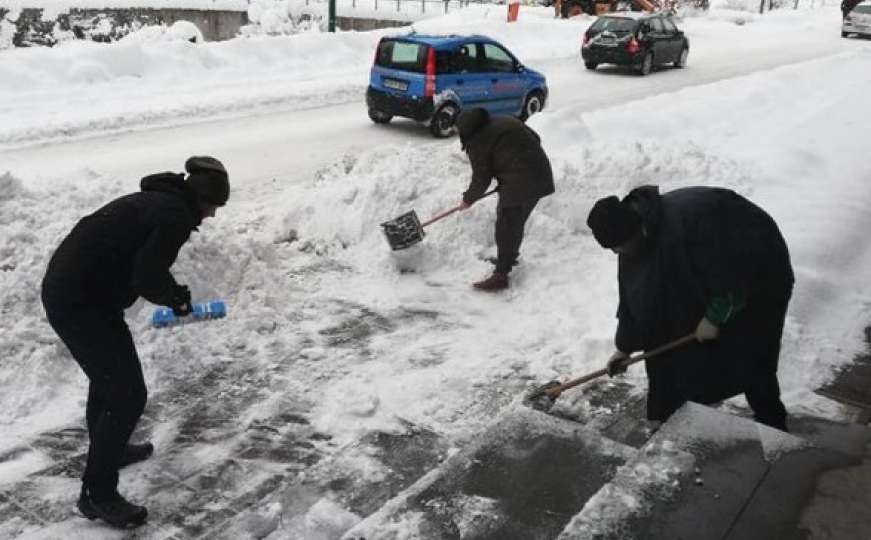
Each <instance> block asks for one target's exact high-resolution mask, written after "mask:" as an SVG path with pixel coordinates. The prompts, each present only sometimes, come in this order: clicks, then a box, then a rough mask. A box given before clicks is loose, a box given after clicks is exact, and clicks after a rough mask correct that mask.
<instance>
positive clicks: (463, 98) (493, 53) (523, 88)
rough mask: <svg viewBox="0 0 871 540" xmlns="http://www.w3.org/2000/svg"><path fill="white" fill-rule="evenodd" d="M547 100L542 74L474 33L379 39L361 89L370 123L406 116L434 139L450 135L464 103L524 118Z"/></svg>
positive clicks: (385, 121) (491, 111)
mask: <svg viewBox="0 0 871 540" xmlns="http://www.w3.org/2000/svg"><path fill="white" fill-rule="evenodd" d="M546 101H547V81H546V80H545V77H544V75H542V74H541V73H539V72H537V71H533V70H531V69H529V68H527V67H526V66H524V65H523V64H521V63H520V61H519V60H517V58H516V57H515V56H514V55H513V54H511V53H510V52H509V51H508V49H506V48H505V47H503V46H502V45H501V44H500V43H499V42H497V41H495V40H492V39H490V38H488V37H485V36H478V35H473V36H431V35H422V34H413V33H412V34H408V35H405V36H397V37H385V38H382V39H381V41H380V42H379V43H378V49H377V50H376V52H375V63H374V64H373V66H372V69H371V71H370V73H369V87H368V89H367V90H366V105H367V107H368V109H369V118H371V119H372V121H373V122H375V123H376V124H386V123H388V122H390V120H391V119H392V118H393V117H394V116H402V117H405V118H411V119H413V120H416V121H418V122H424V123H426V124H428V125H429V128H430V131H431V132H432V134H433V135H435V136H436V137H447V136H449V135H450V134H451V133H452V131H453V130H452V128H453V125H454V119H455V118H456V116H457V114H458V113H459V112H460V110H462V109H463V108H466V107H483V108H485V109H487V110H488V111H489V112H490V114H506V115H513V116H516V117H518V118H520V119H521V120H524V121H525V120H526V119H527V118H529V116H531V115H533V114H535V113H537V112H538V111H540V110H542V109H543V108H544V105H545V102H546Z"/></svg>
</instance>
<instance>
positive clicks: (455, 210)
mask: <svg viewBox="0 0 871 540" xmlns="http://www.w3.org/2000/svg"><path fill="white" fill-rule="evenodd" d="M496 191H497V189H496V188H493V189H491V190H490V191H488V192H487V193H485V194H483V195H481V199H483V198H484V197H488V196H490V195H492V194H494V193H496ZM481 199H478V200H479V201H480V200H481ZM462 208H463V205H461V204H458V205H457V206H455V207H453V208H451V209H450V210H445V211H444V212H442V213H441V214H436V215H435V216H434V217H433V218H432V219H430V220H429V221H425V222H423V223H421V224H420V228H421V229H422V228H424V227H426V226H427V225H431V224H433V223H435V222H436V221H438V220H440V219H442V218H446V217H448V216H449V215H451V214H453V213H454V212H457V211H459V210H461V209H462Z"/></svg>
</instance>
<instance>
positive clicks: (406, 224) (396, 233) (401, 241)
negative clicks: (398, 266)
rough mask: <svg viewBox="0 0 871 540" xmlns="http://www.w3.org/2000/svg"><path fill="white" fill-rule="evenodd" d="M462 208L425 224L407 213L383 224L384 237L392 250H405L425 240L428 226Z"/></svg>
mask: <svg viewBox="0 0 871 540" xmlns="http://www.w3.org/2000/svg"><path fill="white" fill-rule="evenodd" d="M493 193H496V189H491V190H490V191H488V192H487V193H485V194H484V195H482V196H481V199H483V198H484V197H487V196H488V195H492V194H493ZM481 199H478V200H481ZM460 208H462V206H461V205H457V206H455V207H453V208H451V209H450V210H445V211H444V212H442V213H441V214H437V215H436V216H435V217H433V218H432V219H430V220H429V221H426V222H424V223H421V222H420V220H419V219H418V218H417V212H415V211H414V210H412V211H411V212H406V213H404V214H402V215H401V216H399V217H398V218H396V219H391V220H390V221H385V222H384V223H382V224H381V228H382V230H383V231H384V236H386V237H387V242H388V243H389V244H390V249H392V250H393V251H397V250H400V249H405V248H407V247H411V246H413V245H414V244H417V243H418V242H420V241H421V240H423V237H424V232H423V228H424V227H426V226H427V225H431V224H433V223H435V222H436V221H438V220H440V219H442V218H446V217H448V216H449V215H451V214H453V213H454V212H456V211H458V210H460Z"/></svg>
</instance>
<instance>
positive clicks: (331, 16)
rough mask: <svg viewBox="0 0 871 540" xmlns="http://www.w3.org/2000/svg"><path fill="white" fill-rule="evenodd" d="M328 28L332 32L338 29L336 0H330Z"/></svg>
mask: <svg viewBox="0 0 871 540" xmlns="http://www.w3.org/2000/svg"><path fill="white" fill-rule="evenodd" d="M327 30H328V31H330V32H335V31H336V0H330V14H329V23H328V25H327Z"/></svg>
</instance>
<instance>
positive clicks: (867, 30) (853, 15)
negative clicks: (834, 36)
mask: <svg viewBox="0 0 871 540" xmlns="http://www.w3.org/2000/svg"><path fill="white" fill-rule="evenodd" d="M850 34H858V35H860V36H871V2H862V3H861V4H858V5H857V6H856V7H854V8H853V9H852V10H850V12H849V13H847V14H846V15H845V16H844V21H843V23H841V37H847V36H848V35H850Z"/></svg>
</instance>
